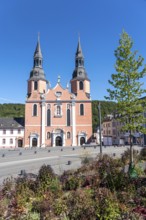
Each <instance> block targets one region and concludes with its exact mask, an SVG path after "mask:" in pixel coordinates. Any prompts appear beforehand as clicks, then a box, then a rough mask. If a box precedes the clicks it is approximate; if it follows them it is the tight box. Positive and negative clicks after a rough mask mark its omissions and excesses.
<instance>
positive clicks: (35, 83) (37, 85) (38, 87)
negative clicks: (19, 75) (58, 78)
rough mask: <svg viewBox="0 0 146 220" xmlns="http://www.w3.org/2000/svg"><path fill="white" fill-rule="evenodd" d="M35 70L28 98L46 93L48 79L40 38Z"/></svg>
mask: <svg viewBox="0 0 146 220" xmlns="http://www.w3.org/2000/svg"><path fill="white" fill-rule="evenodd" d="M33 58H34V61H33V69H32V70H31V72H30V77H29V80H28V93H27V95H28V98H29V97H31V96H33V97H36V95H37V94H38V93H39V94H42V93H45V92H46V83H47V81H46V79H45V73H44V70H43V67H42V65H43V56H42V52H41V46H40V39H39V37H38V41H37V45H36V49H35V52H34V57H33Z"/></svg>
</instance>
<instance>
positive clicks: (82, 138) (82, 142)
mask: <svg viewBox="0 0 146 220" xmlns="http://www.w3.org/2000/svg"><path fill="white" fill-rule="evenodd" d="M83 144H85V138H84V137H81V139H80V145H83Z"/></svg>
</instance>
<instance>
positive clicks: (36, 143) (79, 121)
mask: <svg viewBox="0 0 146 220" xmlns="http://www.w3.org/2000/svg"><path fill="white" fill-rule="evenodd" d="M70 87H71V89H70V90H71V91H70V90H69V86H67V87H66V88H63V87H62V86H61V82H60V77H59V76H58V81H57V84H56V86H55V87H54V88H51V87H50V86H49V83H48V81H47V79H46V76H45V73H44V70H43V56H42V52H41V47H40V40H39V39H38V42H37V46H36V50H35V52H34V64H33V68H32V70H31V72H30V77H29V79H28V88H27V99H26V104H25V135H24V146H25V147H45V146H50V147H51V146H52V147H55V146H81V145H83V144H84V143H90V141H91V138H92V105H91V98H90V80H89V78H88V76H87V73H86V70H85V67H84V56H83V53H82V48H81V43H80V39H79V41H78V45H77V50H76V54H75V69H74V71H73V74H72V78H71V80H70Z"/></svg>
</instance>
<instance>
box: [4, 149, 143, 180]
mask: <svg viewBox="0 0 146 220" xmlns="http://www.w3.org/2000/svg"><path fill="white" fill-rule="evenodd" d="M127 148H128V147H127V146H126V147H113V146H110V147H103V148H102V149H103V154H105V153H106V154H109V155H111V156H117V157H119V156H121V154H122V153H123V152H124V151H125V150H126V149H127ZM134 149H136V150H139V151H140V150H141V147H139V146H134ZM99 152H100V149H99V146H97V147H94V146H92V147H55V148H35V149H7V150H4V149H0V184H2V182H3V180H4V179H5V178H7V177H11V176H12V177H17V176H19V175H20V172H21V170H25V171H26V172H28V173H36V174H37V172H38V170H39V168H40V167H41V166H42V165H43V164H46V165H48V164H49V165H51V167H52V168H53V169H54V172H55V173H56V174H61V173H63V171H64V170H69V169H77V168H79V167H80V166H81V160H82V158H84V157H85V156H87V157H93V158H95V157H97V155H98V154H99ZM114 154H115V155H114Z"/></svg>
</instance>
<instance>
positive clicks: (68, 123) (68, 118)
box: [67, 109, 70, 126]
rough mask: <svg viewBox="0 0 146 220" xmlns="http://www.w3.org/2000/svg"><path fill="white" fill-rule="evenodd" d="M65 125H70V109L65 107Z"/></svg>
mask: <svg viewBox="0 0 146 220" xmlns="http://www.w3.org/2000/svg"><path fill="white" fill-rule="evenodd" d="M67 126H70V109H67Z"/></svg>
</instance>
